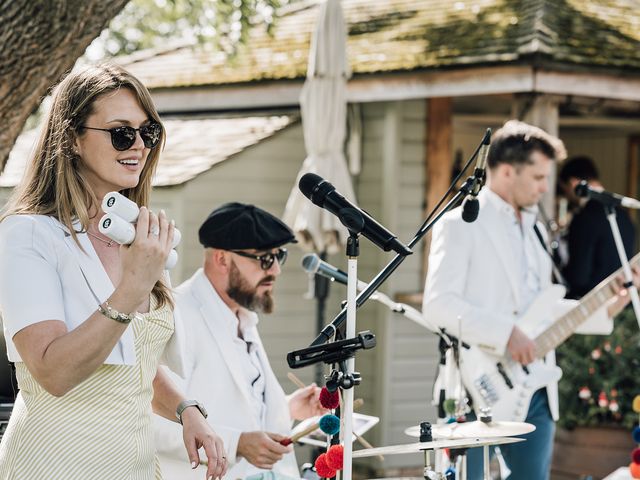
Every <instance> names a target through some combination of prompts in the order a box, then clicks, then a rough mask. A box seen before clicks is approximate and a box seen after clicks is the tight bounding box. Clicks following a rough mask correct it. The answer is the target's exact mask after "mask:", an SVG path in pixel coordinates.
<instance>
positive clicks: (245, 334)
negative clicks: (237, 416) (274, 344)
mask: <svg viewBox="0 0 640 480" xmlns="http://www.w3.org/2000/svg"><path fill="white" fill-rule="evenodd" d="M239 314H240V315H239V317H238V318H237V320H236V321H235V322H234V321H233V317H232V316H229V317H227V318H226V319H225V320H227V322H226V323H227V324H228V325H229V327H230V328H231V332H230V335H231V338H233V345H234V347H235V348H236V350H237V352H238V357H239V358H240V359H241V362H242V363H241V364H240V365H239V367H240V369H241V370H242V375H243V376H244V378H245V380H246V383H247V385H250V386H251V387H250V391H251V396H252V398H253V404H252V411H251V413H252V415H253V417H254V419H255V421H256V423H257V424H258V425H260V427H261V429H264V428H265V413H266V410H267V409H266V405H265V401H264V396H265V388H266V384H265V375H264V368H263V366H262V362H261V361H260V357H259V356H258V348H257V347H258V342H259V339H258V338H257V330H256V327H257V325H258V316H257V315H256V314H255V313H252V312H249V311H248V310H245V309H244V308H241V309H240V311H239ZM238 331H239V332H240V334H241V337H240V336H238Z"/></svg>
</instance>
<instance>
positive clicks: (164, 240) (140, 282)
mask: <svg viewBox="0 0 640 480" xmlns="http://www.w3.org/2000/svg"><path fill="white" fill-rule="evenodd" d="M173 233H174V224H173V221H172V222H169V221H167V216H166V214H165V213H164V210H161V211H160V214H159V215H156V214H154V213H153V212H151V211H150V210H149V209H147V208H146V207H140V214H139V215H138V222H137V224H136V237H135V239H134V240H133V243H132V244H131V245H122V246H121V247H120V261H121V265H122V276H121V281H120V285H122V286H123V288H124V289H125V291H127V292H129V293H130V294H131V295H133V296H137V297H139V298H140V303H142V302H143V301H144V300H145V298H146V297H147V296H148V295H149V292H151V289H152V288H153V286H154V285H155V284H156V282H157V281H158V280H159V279H160V277H161V276H162V272H163V271H164V268H165V267H164V265H165V263H166V261H167V257H168V256H169V252H170V251H171V246H172V242H173Z"/></svg>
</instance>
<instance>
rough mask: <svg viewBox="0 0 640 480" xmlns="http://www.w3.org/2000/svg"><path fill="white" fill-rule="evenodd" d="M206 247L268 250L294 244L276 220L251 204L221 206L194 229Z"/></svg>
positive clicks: (291, 233) (291, 236) (280, 223)
mask: <svg viewBox="0 0 640 480" xmlns="http://www.w3.org/2000/svg"><path fill="white" fill-rule="evenodd" d="M198 237H199V238H200V243H201V244H202V245H203V246H204V247H206V248H219V249H222V250H242V249H250V248H253V249H256V250H268V249H271V248H276V247H279V246H281V245H284V244H285V243H291V242H296V239H295V237H294V235H293V232H292V231H291V229H290V228H289V227H287V226H286V225H285V224H284V223H283V222H282V221H281V220H280V219H279V218H276V217H274V216H273V215H271V214H270V213H269V212H265V211H264V210H262V209H261V208H258V207H256V206H255V205H247V204H244V203H238V202H232V203H225V204H224V205H222V206H221V207H218V208H216V209H215V210H214V211H213V212H211V213H210V214H209V216H208V217H207V219H206V220H205V221H204V223H203V224H202V225H201V226H200V230H198Z"/></svg>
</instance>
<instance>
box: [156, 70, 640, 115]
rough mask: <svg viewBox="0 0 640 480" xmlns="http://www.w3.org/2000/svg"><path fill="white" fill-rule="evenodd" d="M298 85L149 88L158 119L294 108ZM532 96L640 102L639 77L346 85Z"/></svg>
mask: <svg viewBox="0 0 640 480" xmlns="http://www.w3.org/2000/svg"><path fill="white" fill-rule="evenodd" d="M302 85H303V79H297V80H272V81H259V82H250V83H238V84H227V85H205V86H194V87H175V88H165V87H158V88H152V90H151V92H152V94H153V98H154V101H155V103H156V106H157V108H158V110H159V111H160V112H162V113H165V114H167V113H172V112H173V113H184V112H206V111H208V112H213V111H221V110H222V111H224V110H242V109H256V108H283V107H297V106H298V105H299V97H300V91H301V90H302ZM524 92H537V93H542V94H548V95H574V96H584V97H594V98H604V99H616V100H626V101H632V102H638V101H640V77H639V76H632V75H629V76H626V77H622V76H620V75H617V74H614V73H612V74H609V75H606V74H601V73H598V74H594V73H583V72H568V71H566V72H560V71H544V70H535V69H534V68H533V67H531V66H527V65H522V66H496V67H476V68H473V67H471V68H461V69H458V70H430V71H429V70H426V71H415V72H391V73H375V74H368V75H356V76H355V77H354V78H352V79H351V80H350V81H349V84H348V85H347V100H348V101H349V102H350V103H368V102H388V101H396V100H397V101H400V100H415V99H423V98H434V97H465V96H477V95H497V94H509V93H524Z"/></svg>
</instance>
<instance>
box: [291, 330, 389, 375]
mask: <svg viewBox="0 0 640 480" xmlns="http://www.w3.org/2000/svg"><path fill="white" fill-rule="evenodd" d="M375 346H376V336H375V335H374V334H373V333H372V332H371V331H369V330H365V331H364V332H360V333H358V335H357V336H355V337H353V338H348V339H346V340H339V341H337V342H331V343H324V344H322V345H315V346H312V347H307V348H303V349H302V350H295V351H293V352H289V353H288V354H287V363H288V364H289V367H290V368H302V367H306V366H308V365H313V364H314V363H319V362H324V363H326V364H328V365H330V364H332V363H338V362H344V361H346V360H347V359H349V358H352V357H354V356H355V354H356V351H358V350H369V349H371V348H373V347H375Z"/></svg>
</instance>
